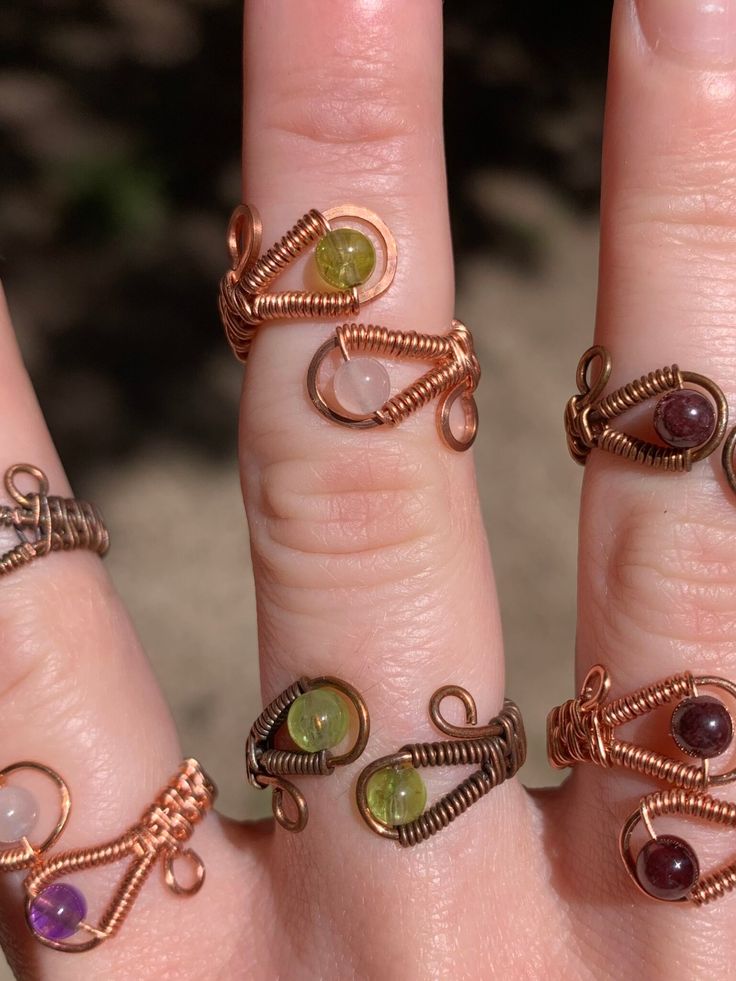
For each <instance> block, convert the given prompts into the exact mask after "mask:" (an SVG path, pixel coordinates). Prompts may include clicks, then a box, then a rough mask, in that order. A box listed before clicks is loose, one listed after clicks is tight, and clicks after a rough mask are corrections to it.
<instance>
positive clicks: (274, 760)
mask: <svg viewBox="0 0 736 981" xmlns="http://www.w3.org/2000/svg"><path fill="white" fill-rule="evenodd" d="M258 762H259V764H260V766H261V769H263V770H265V771H266V773H269V774H271V775H272V776H280V775H284V776H288V775H292V776H297V775H302V776H326V775H327V774H329V773H331V772H332V769H333V768H332V766H331V764H330V759H329V756H328V754H327V751H326V750H321V751H320V752H319V753H302V752H299V751H297V750H285V749H267V750H264V752H262V753H261V754H260V756H259V757H258Z"/></svg>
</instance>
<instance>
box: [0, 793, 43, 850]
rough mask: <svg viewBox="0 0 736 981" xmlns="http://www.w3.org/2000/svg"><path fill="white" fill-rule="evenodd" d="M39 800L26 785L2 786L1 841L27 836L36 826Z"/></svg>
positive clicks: (0, 811)
mask: <svg viewBox="0 0 736 981" xmlns="http://www.w3.org/2000/svg"><path fill="white" fill-rule="evenodd" d="M37 820H38V801H37V800H36V798H35V797H34V796H33V794H32V793H31V792H30V790H26V789H25V787H13V786H11V785H7V784H6V785H5V786H4V787H0V841H1V842H4V843H5V844H8V843H10V842H14V841H20V839H21V838H27V837H28V835H30V833H31V831H33V829H34V828H35V827H36V821H37Z"/></svg>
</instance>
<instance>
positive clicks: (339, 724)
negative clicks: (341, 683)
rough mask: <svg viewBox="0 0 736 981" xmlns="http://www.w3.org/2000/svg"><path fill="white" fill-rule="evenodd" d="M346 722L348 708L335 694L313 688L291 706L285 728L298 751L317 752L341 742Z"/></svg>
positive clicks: (344, 734) (345, 729) (323, 689)
mask: <svg viewBox="0 0 736 981" xmlns="http://www.w3.org/2000/svg"><path fill="white" fill-rule="evenodd" d="M348 721H349V719H348V710H347V706H346V705H345V702H344V700H343V699H342V698H341V697H340V696H339V695H338V694H337V692H335V691H332V690H331V689H329V688H315V689H314V691H308V692H305V693H304V694H303V695H300V696H299V698H297V699H296V701H295V702H293V703H292V705H291V708H290V709H289V715H288V716H287V719H286V725H287V727H288V729H289V735H290V736H291V738H292V739H293V740H294V742H295V743H296V745H297V746H298V747H299V749H304V750H306V751H307V752H308V753H319V751H320V750H322V749H332V747H333V746H337V744H338V743H341V742H342V741H343V739H344V738H345V736H346V735H347V731H348Z"/></svg>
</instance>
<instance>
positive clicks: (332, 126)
mask: <svg viewBox="0 0 736 981" xmlns="http://www.w3.org/2000/svg"><path fill="white" fill-rule="evenodd" d="M416 88H417V86H415V85H413V84H412V80H411V77H409V78H407V77H403V76H402V74H401V72H400V71H399V70H398V66H397V65H395V64H394V63H393V62H392V61H391V60H390V59H387V58H386V57H385V56H383V55H381V53H380V52H379V53H376V52H372V51H370V50H369V51H368V52H367V53H363V54H360V55H356V54H355V52H354V51H351V52H350V56H348V55H347V54H345V53H339V52H333V53H332V54H330V55H329V56H327V57H325V58H324V59H322V60H321V61H320V63H319V65H317V66H314V65H312V64H310V65H308V66H305V67H304V69H303V70H301V71H298V70H295V71H294V72H289V73H287V74H285V75H284V77H283V78H282V79H281V80H280V82H279V86H278V89H277V90H276V92H275V93H274V94H273V102H272V107H271V113H270V117H269V128H270V129H271V131H272V132H275V133H276V134H277V135H278V137H279V138H281V139H285V140H286V141H287V142H288V143H289V144H290V145H294V146H298V148H299V151H300V152H302V153H306V154H310V153H317V154H323V152H324V149H325V148H329V151H330V154H331V156H332V157H333V158H335V157H336V158H337V159H341V158H345V159H349V158H350V157H351V156H352V155H353V154H354V153H355V150H356V146H359V147H360V161H359V162H356V167H357V166H360V167H361V168H365V167H366V166H367V167H370V166H371V164H375V163H376V162H381V163H384V164H385V163H388V162H390V161H391V160H394V159H396V158H397V157H401V156H402V155H403V149H402V148H403V147H404V146H405V144H406V143H407V141H408V140H409V139H410V138H411V136H412V135H413V134H414V133H415V132H416V131H417V129H418V127H419V124H420V122H421V119H420V116H421V113H422V112H423V111H424V110H423V109H422V108H421V104H420V107H419V108H417V106H418V102H417V99H416V98H414V97H413V95H414V93H415V90H416Z"/></svg>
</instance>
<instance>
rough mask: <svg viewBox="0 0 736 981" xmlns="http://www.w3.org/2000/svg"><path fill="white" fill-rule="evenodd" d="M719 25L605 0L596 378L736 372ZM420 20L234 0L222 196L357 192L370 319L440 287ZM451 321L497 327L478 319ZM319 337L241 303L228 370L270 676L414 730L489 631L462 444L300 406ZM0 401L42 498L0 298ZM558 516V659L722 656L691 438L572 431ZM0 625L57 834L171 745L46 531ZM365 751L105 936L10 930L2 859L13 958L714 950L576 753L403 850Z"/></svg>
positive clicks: (26, 387) (111, 826) (727, 382)
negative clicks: (231, 151)
mask: <svg viewBox="0 0 736 981" xmlns="http://www.w3.org/2000/svg"><path fill="white" fill-rule="evenodd" d="M729 37H730V39H731V40H730V42H728V40H727V39H728V38H729ZM735 37H736V11H734V9H733V7H732V5H731V4H730V3H729V0H716V2H713V3H710V4H706V3H705V2H704V0H638V3H635V0H616V3H615V9H614V17H613V33H612V55H611V72H610V77H609V87H608V99H607V111H606V134H605V147H604V171H603V172H604V181H603V187H604V190H603V208H602V249H601V268H600V297H599V305H598V316H597V324H596V329H595V337H596V340H597V341H598V342H600V343H604V344H606V345H607V346H608V347H610V348H611V350H612V351H613V352H614V355H615V368H614V377H613V381H614V382H615V383H622V382H625V381H628V380H629V379H631V378H633V377H636V376H638V375H640V374H641V373H642V372H645V371H648V370H650V369H652V368H654V367H657V366H660V365H662V364H665V363H671V362H673V361H676V362H678V363H680V364H681V365H683V366H685V367H688V368H691V369H692V370H696V371H699V372H702V373H704V374H707V375H711V376H712V377H713V378H715V379H716V380H717V381H718V382H719V383H720V384H721V385H722V386H723V388H724V390H725V392H726V395H727V397H729V399H731V400H733V399H734V396H736V377H735V375H734V366H735V365H736V326H734V324H735V323H736V289H734V286H733V280H734V276H735V275H736V247H735V245H734V242H736V234H735V232H736V192H735V191H734V174H735V173H736V141H735V140H734V128H735V126H736V115H735V114H734V108H733V106H734V94H735V93H736V40H734V38H735ZM441 46H442V36H441V4H440V3H439V2H438V0H349V2H345V3H340V4H336V3H331V4H327V3H324V2H321V0H299V2H298V3H294V2H289V0H249V2H247V3H246V36H245V107H246V108H245V127H244V200H246V201H252V202H255V203H257V205H258V208H259V210H260V212H261V215H262V217H263V220H264V239H265V242H266V243H270V242H271V241H273V240H275V239H276V238H277V237H279V236H280V235H281V234H282V233H283V231H284V230H285V229H286V228H288V227H289V226H290V225H291V224H292V222H293V221H294V219H295V218H296V217H297V216H299V215H301V214H302V213H303V212H304V211H306V210H307V209H308V208H310V207H318V208H327V207H330V206H332V205H336V204H341V203H345V202H354V203H358V204H361V205H363V206H365V207H368V208H372V209H374V210H375V211H376V212H378V213H379V214H380V215H381V217H382V218H383V219H384V221H386V222H387V224H388V225H389V226H390V228H391V229H392V231H393V233H394V235H395V236H396V239H397V242H398V247H399V253H400V261H399V268H398V274H397V277H396V280H395V282H394V284H393V286H392V287H391V289H390V290H389V291H388V292H387V293H386V294H385V295H384V296H383V297H382V298H381V299H380V301H378V302H377V303H375V304H374V305H373V306H372V307H371V308H370V309H368V308H367V309H366V310H365V311H364V319H367V320H374V321H378V322H380V323H384V324H387V325H389V326H395V327H400V328H404V329H412V328H413V329H420V330H427V331H436V332H442V331H445V330H446V329H447V327H448V325H449V323H450V320H451V317H452V316H453V313H454V309H453V302H454V284H453V274H452V259H451V247H450V230H449V224H448V215H447V205H446V200H447V193H446V186H445V174H444V159H443V144H442V119H441V86H442V78H441V65H442V58H441ZM471 327H473V328H474V329H475V330H476V332H480V331H483V330H492V329H496V328H495V327H494V325H493V323H492V318H491V317H490V316H489V319H488V322H487V323H485V324H473V325H471ZM329 329H330V328H329V325H327V324H325V323H313V324H305V325H300V326H299V327H298V328H297V327H295V326H294V325H293V324H292V325H289V324H285V325H269V326H267V327H266V328H264V329H263V330H262V331H261V332H260V333H259V336H258V339H257V341H256V343H255V345H254V348H253V351H252V354H251V358H250V361H249V366H248V372H247V379H246V382H245V386H244V390H243V400H242V412H241V438H240V460H241V475H242V483H243V490H244V498H245V505H246V511H247V517H248V522H249V526H250V532H251V540H252V546H253V557H254V568H255V576H256V589H257V596H258V609H259V629H260V656H261V669H262V683H263V695H264V701H269V700H270V699H271V698H273V697H274V696H275V695H276V694H277V693H278V692H280V691H281V690H282V689H283V688H285V687H286V686H287V685H289V684H290V683H291V682H292V681H294V680H295V679H296V678H297V677H300V676H302V675H320V674H333V675H338V676H342V677H344V678H346V679H347V680H349V681H350V682H352V683H353V684H354V685H356V686H357V687H358V688H359V689H360V690H361V691H362V692H363V693H364V695H365V697H366V700H367V701H368V704H369V708H370V712H371V717H372V724H373V731H372V736H371V741H370V744H369V749H368V754H367V759H373V758H375V757H376V756H379V755H383V754H384V753H388V752H391V751H393V750H394V749H395V748H397V747H398V746H400V745H401V744H402V743H404V742H406V741H409V740H414V739H431V738H433V737H434V735H435V733H434V732H433V730H432V728H431V726H430V724H429V722H428V719H427V700H428V697H429V695H430V694H431V693H432V691H434V689H435V688H437V687H439V686H440V685H443V684H447V683H457V684H462V685H463V686H464V687H466V688H468V689H469V690H470V691H472V692H473V693H474V694H475V695H476V698H477V701H478V707H479V713H480V715H481V716H483V717H486V718H487V717H489V716H491V715H492V714H494V712H495V711H497V710H498V708H499V707H500V705H501V701H502V698H503V694H504V664H503V646H502V638H501V632H500V622H499V616H498V609H497V604H496V599H495V594H494V583H493V575H492V571H491V563H490V557H489V553H488V548H487V545H486V541H485V535H484V531H483V525H482V521H481V517H480V513H479V509H478V500H477V494H476V487H475V478H474V472H473V461H472V454H465V455H462V454H455V453H452V452H451V451H449V450H448V449H446V448H445V447H444V446H443V445H442V444H441V443H440V441H439V440H438V438H437V433H436V429H435V425H434V419H433V413H432V411H429V410H425V411H423V412H420V413H418V414H417V415H416V416H415V417H414V418H413V419H411V420H410V421H408V422H407V423H406V424H404V425H403V426H402V427H400V428H399V429H397V430H393V431H379V432H370V433H364V432H352V431H346V430H342V429H338V428H335V427H333V426H331V425H330V424H328V423H327V422H325V421H324V420H323V419H322V418H321V417H319V416H317V414H316V413H314V411H313V410H312V408H311V407H310V406H309V404H308V402H307V400H306V399H305V396H304V390H303V372H304V367H305V366H306V364H307V363H308V361H309V358H310V357H311V354H312V352H313V351H314V350H315V348H316V347H317V345H318V344H319V343H320V342H321V341H322V340H324V339H325V337H326V336H327V335H328V333H329ZM573 368H574V366H573V365H571V373H572V370H573ZM402 370H403V369H402ZM396 377H399V375H398V374H397V375H396ZM0 418H2V419H3V420H4V424H3V426H2V430H1V433H0V441H1V443H2V454H1V455H2V459H3V460H4V461H6V463H12V462H14V461H16V460H31V461H33V462H36V463H38V464H39V465H41V466H42V467H43V468H44V469H45V470H46V471H47V472H48V474H49V477H50V479H51V486H52V488H53V489H55V490H57V491H60V490H63V489H64V488H65V482H64V474H63V470H62V468H61V464H60V462H59V461H58V459H57V458H56V456H55V453H54V448H53V446H52V444H51V440H50V438H49V435H48V432H47V430H46V427H45V424H44V421H43V419H42V417H41V414H40V412H39V409H38V407H37V404H36V402H35V398H34V396H33V392H32V388H31V384H30V381H29V379H28V377H27V375H26V373H25V371H24V368H23V365H22V363H21V360H20V358H19V355H18V352H17V349H16V344H15V339H14V336H13V332H12V328H11V323H10V319H9V315H8V313H7V311H6V310H5V308H3V311H2V319H1V322H0ZM481 438H483V437H482V430H481ZM501 465H502V464H501ZM571 466H572V464H571ZM102 503H104V502H102ZM581 522H582V524H581V540H580V580H579V581H580V586H579V609H580V615H579V623H578V641H577V672H578V681H579V680H580V679H582V677H583V676H584V674H585V673H586V671H587V669H588V668H589V667H590V666H591V664H593V663H595V662H596V661H599V660H601V661H604V662H605V663H606V665H607V666H608V668H609V670H610V671H611V672H612V674H613V675H614V678H615V683H616V686H617V691H619V692H624V691H627V690H630V689H631V688H634V687H636V686H638V685H641V684H645V683H649V682H652V681H655V680H657V679H659V678H661V677H663V676H665V675H667V674H670V673H672V672H673V671H679V670H683V669H685V668H688V667H689V668H692V669H693V670H695V671H700V672H709V673H715V674H722V675H725V676H730V677H734V675H736V658H735V657H734V652H733V633H734V631H733V627H734V624H735V623H736V559H734V550H733V537H734V533H735V532H736V509H735V508H734V504H733V501H732V500H730V499H729V497H728V496H727V490H726V488H725V486H724V482H723V478H722V476H721V474H720V472H719V469H718V465H717V462H716V458H715V457H714V458H713V459H712V461H709V462H708V463H705V464H702V465H700V466H699V467H698V468H697V469H696V470H694V471H693V472H692V473H691V474H690V475H687V476H657V475H654V474H652V473H651V472H648V471H644V470H641V469H637V468H635V467H633V466H630V465H627V464H623V463H621V462H619V461H617V460H614V459H611V458H605V457H604V456H603V455H602V454H600V453H599V454H593V457H592V458H591V460H590V462H589V465H588V467H587V468H586V475H585V482H584V492H583V500H582V517H581ZM113 547H114V546H113ZM571 547H572V545H571ZM205 573H206V570H205ZM0 641H1V643H2V667H1V668H0V745H2V762H3V765H5V764H6V763H10V762H12V761H14V760H17V759H28V758H30V759H38V760H42V761H44V762H47V763H49V764H50V765H53V766H54V767H55V768H56V769H58V770H59V771H60V772H61V773H63V775H64V776H65V778H66V780H67V781H68V783H69V784H70V786H71V787H73V789H74V802H75V809H74V816H73V820H72V822H71V823H70V825H69V827H68V830H67V832H66V834H65V837H64V843H65V846H67V847H77V846H82V845H89V844H92V843H96V842H98V841H101V840H105V839H107V838H108V837H110V836H111V835H114V834H118V833H120V832H121V831H122V830H124V828H125V827H127V826H128V825H129V824H131V823H132V822H134V821H135V819H136V818H137V817H138V816H139V814H140V812H141V810H142V808H143V807H144V806H145V804H146V803H147V802H148V801H149V800H150V799H152V798H153V796H154V795H155V794H156V792H157V791H158V790H159V789H160V787H161V786H162V785H163V783H164V782H165V780H166V779H167V778H168V777H169V776H170V775H171V773H173V772H174V770H175V769H176V766H177V764H178V762H179V759H180V755H181V754H180V750H179V747H178V744H177V737H176V734H175V730H174V726H173V723H172V721H171V718H170V717H169V714H168V712H167V709H166V706H165V704H164V702H163V700H162V698H161V695H160V693H159V691H158V689H157V687H156V685H155V683H154V681H153V678H152V676H151V673H150V670H149V667H148V665H147V662H146V659H145V657H144V655H143V653H142V652H141V649H140V646H139V645H138V642H137V640H136V637H135V633H134V630H133V628H132V627H131V625H130V622H129V620H128V618H127V616H126V613H125V611H124V610H123V608H122V606H121V604H120V601H119V600H118V598H117V597H116V595H115V591H114V589H113V587H112V585H111V583H110V581H109V579H108V577H107V574H106V572H105V568H104V565H103V564H102V562H100V560H99V559H98V558H96V557H94V556H92V555H90V554H86V553H83V552H78V553H73V554H64V555H55V556H52V557H51V558H49V559H44V560H43V561H40V562H38V563H35V564H34V565H33V566H32V567H29V568H27V569H24V570H22V571H21V572H18V573H17V574H15V575H14V576H12V577H9V578H7V579H6V580H4V581H3V583H2V588H0ZM529 683H530V684H533V679H530V680H529ZM571 694H572V690H571ZM243 721H244V728H245V727H246V726H247V724H248V722H249V720H245V719H244V720H243ZM204 762H205V763H206V761H204ZM358 769H359V764H358V765H356V766H355V767H353V768H349V769H345V770H342V771H340V772H338V773H336V774H335V775H334V776H332V777H330V778H329V779H321V780H316V779H314V780H310V781H304V783H303V786H304V789H305V791H306V793H307V796H308V800H309V805H310V820H309V825H308V827H307V829H306V831H305V832H303V833H302V834H301V835H289V834H287V833H285V832H283V831H281V830H276V831H274V830H273V829H271V828H266V827H264V826H263V825H259V826H257V827H241V826H235V825H233V824H232V823H230V822H227V821H222V820H220V819H219V818H217V817H211V818H210V819H208V821H207V822H206V823H205V824H204V825H203V826H202V827H201V828H199V829H198V830H197V832H196V839H195V845H196V848H197V851H198V852H199V853H200V854H201V855H202V856H204V857H205V859H206V864H207V870H208V879H207V883H206V886H205V889H204V891H203V892H202V893H200V894H199V896H198V897H197V898H195V899H191V900H188V901H183V900H177V899H174V898H173V897H171V896H170V895H169V894H168V893H166V892H165V891H164V889H163V886H162V885H161V882H160V879H159V877H158V876H156V875H154V876H153V877H152V879H151V880H150V882H149V883H148V884H147V886H146V888H145V889H144V891H143V893H142V894H141V896H140V898H139V899H138V901H137V904H136V906H135V909H134V911H133V913H132V915H131V916H130V918H129V920H128V921H127V922H126V924H125V926H124V928H123V930H122V931H121V933H120V935H119V936H118V937H116V938H115V939H113V940H111V941H109V942H108V943H106V944H104V945H103V946H102V947H100V948H99V949H97V950H95V951H93V952H91V953H88V954H85V955H81V956H79V957H74V956H70V955H63V954H58V953H55V952H51V951H47V950H44V949H42V948H40V947H39V946H38V945H37V944H35V943H34V942H33V940H32V939H30V937H29V936H28V934H27V932H26V930H25V927H24V925H23V923H22V916H21V903H20V887H19V885H18V884H17V883H16V882H14V881H13V882H12V883H10V884H9V885H8V888H7V889H6V890H5V891H4V893H3V897H2V904H3V905H2V912H3V916H2V939H3V944H4V946H5V949H6V952H7V954H8V956H9V958H10V960H11V962H12V964H13V966H14V968H15V970H16V971H17V973H18V975H19V976H20V977H22V978H54V979H55V981H65V979H74V981H79V979H85V978H90V979H92V978H105V979H129V978H136V979H143V978H154V977H155V978H176V979H181V978H195V977H213V978H214V977H217V978H228V979H229V978H276V977H284V978H316V977H324V978H351V977H363V978H366V977H367V978H383V977H387V978H392V977H402V978H423V977H452V978H477V977H495V976H498V977H513V978H537V977H575V978H578V977H596V978H629V977H637V976H643V977H647V978H672V977H677V978H689V977H694V976H714V977H717V976H728V974H729V972H730V970H731V964H732V960H733V956H734V953H735V951H734V940H733V928H734V910H736V900H734V899H733V898H732V897H731V898H727V899H725V900H723V901H722V902H721V903H720V904H718V905H716V906H713V907H707V908H705V909H703V910H696V909H692V908H682V907H676V908H674V907H671V906H664V905H661V904H657V903H654V902H651V901H649V900H647V899H646V898H645V897H643V896H641V895H639V894H638V893H637V892H636V891H635V889H634V888H633V886H632V884H631V883H630V881H629V880H628V879H627V878H626V876H625V873H624V871H623V869H622V867H621V865H620V862H619V859H618V856H617V851H616V839H617V835H618V831H619V827H620V824H621V822H622V820H623V818H624V817H625V815H626V814H627V813H628V812H629V811H630V810H631V809H632V807H633V806H635V802H636V799H637V795H639V794H641V793H643V792H646V791H649V790H652V789H655V787H653V786H652V784H651V783H646V782H644V781H633V780H628V779H626V778H623V777H621V776H620V775H619V776H616V775H612V774H611V773H610V772H603V771H600V770H596V769H593V768H589V769H586V770H581V771H580V772H578V773H576V774H575V775H574V776H573V778H572V779H570V780H569V781H568V782H567V783H566V784H565V785H564V786H563V787H562V788H561V789H559V790H557V791H555V792H550V793H546V794H537V795H534V796H530V795H528V794H527V792H526V791H525V790H524V789H523V787H522V785H521V783H520V782H518V781H511V782H509V783H508V784H506V785H504V786H503V787H501V788H499V789H497V790H496V791H494V792H493V793H492V794H491V795H490V796H489V797H488V798H486V799H485V800H484V801H483V802H482V803H481V804H479V805H478V806H476V807H474V808H473V809H471V811H470V812H469V813H468V814H466V815H464V816H463V818H462V819H461V821H460V822H458V823H457V824H455V825H454V826H453V827H452V828H450V829H449V830H448V831H446V832H444V833H443V834H441V835H439V836H438V837H436V838H434V839H433V840H432V841H430V842H429V843H427V844H424V845H423V846H421V847H420V848H417V849H413V850H407V851H403V850H401V849H399V848H398V847H396V846H394V845H393V844H392V843H389V842H386V841H383V840H381V839H380V838H378V837H376V836H373V835H371V834H370V832H368V830H367V829H366V827H365V826H364V825H363V823H362V822H361V821H360V818H359V816H358V815H357V813H356V811H355V808H354V803H353V789H354V785H355V779H356V777H357V772H358ZM522 776H523V775H522ZM687 836H688V837H689V838H690V839H691V840H692V841H693V843H694V844H695V845H696V846H697V847H698V848H699V849H700V850H701V857H702V858H703V859H704V861H710V859H711V858H713V857H714V856H715V858H716V859H717V858H718V857H719V856H720V855H721V853H720V852H718V851H717V848H715V847H714V846H711V845H710V844H709V842H710V841H711V840H712V834H711V837H710V838H708V836H707V835H706V834H704V833H703V832H702V831H698V830H694V831H692V833H690V832H688V835H687ZM711 848H713V850H709V849H711Z"/></svg>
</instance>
